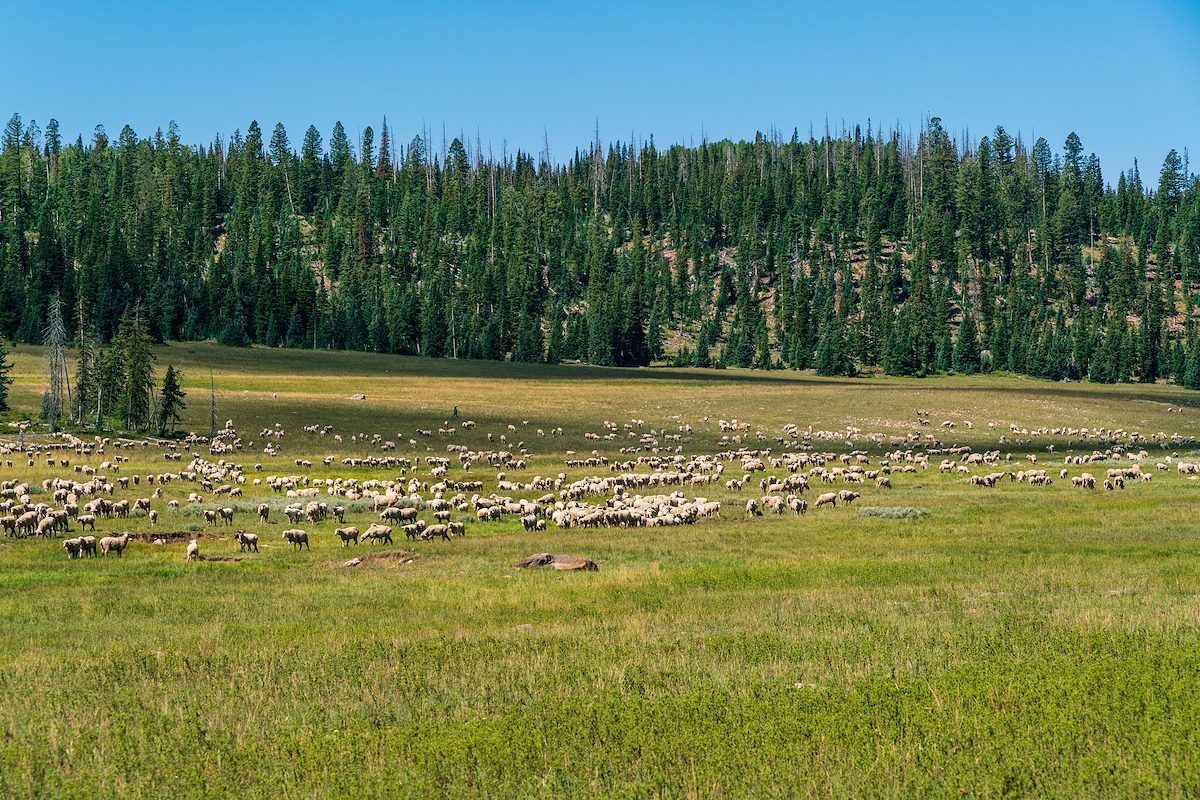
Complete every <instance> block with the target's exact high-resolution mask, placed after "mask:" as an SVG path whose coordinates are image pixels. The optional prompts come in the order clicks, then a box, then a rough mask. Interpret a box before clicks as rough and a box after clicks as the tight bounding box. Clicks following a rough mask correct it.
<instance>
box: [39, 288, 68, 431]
mask: <svg viewBox="0 0 1200 800" xmlns="http://www.w3.org/2000/svg"><path fill="white" fill-rule="evenodd" d="M42 341H43V342H45V344H46V368H47V372H48V373H49V382H48V383H49V387H48V389H47V393H46V395H47V402H46V421H47V422H48V423H49V424H50V432H51V433H58V423H59V421H60V420H61V419H62V411H63V384H64V382H65V379H66V374H67V327H66V325H65V324H64V323H63V316H62V302H61V301H60V299H59V296H58V294H57V293H56V294H55V295H54V296H53V297H52V298H50V305H49V307H48V308H47V309H46V330H45V333H44V335H43V337H42Z"/></svg>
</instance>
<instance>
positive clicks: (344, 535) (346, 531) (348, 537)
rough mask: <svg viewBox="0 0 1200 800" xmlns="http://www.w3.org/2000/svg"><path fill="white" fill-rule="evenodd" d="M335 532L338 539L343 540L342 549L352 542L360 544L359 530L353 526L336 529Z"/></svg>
mask: <svg viewBox="0 0 1200 800" xmlns="http://www.w3.org/2000/svg"><path fill="white" fill-rule="evenodd" d="M333 532H334V533H336V534H337V535H338V538H339V539H341V540H342V547H345V546H346V545H348V544H350V543H351V542H354V543H355V544H358V528H355V527H353V526H351V527H349V528H334V530H333Z"/></svg>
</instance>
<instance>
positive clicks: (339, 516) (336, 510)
mask: <svg viewBox="0 0 1200 800" xmlns="http://www.w3.org/2000/svg"><path fill="white" fill-rule="evenodd" d="M333 518H334V519H336V520H337V521H338V522H339V523H341V524H342V525H345V524H346V507H345V506H334V507H333Z"/></svg>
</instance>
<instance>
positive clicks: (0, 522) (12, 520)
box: [0, 514, 17, 536]
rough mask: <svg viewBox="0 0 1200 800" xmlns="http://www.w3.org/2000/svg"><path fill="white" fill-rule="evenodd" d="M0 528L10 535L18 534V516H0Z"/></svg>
mask: <svg viewBox="0 0 1200 800" xmlns="http://www.w3.org/2000/svg"><path fill="white" fill-rule="evenodd" d="M0 528H3V530H4V532H5V533H6V534H7V535H9V536H16V535H17V518H16V517H14V516H13V515H12V514H8V515H6V516H3V517H0Z"/></svg>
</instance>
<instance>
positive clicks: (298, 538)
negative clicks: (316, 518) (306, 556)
mask: <svg viewBox="0 0 1200 800" xmlns="http://www.w3.org/2000/svg"><path fill="white" fill-rule="evenodd" d="M282 538H283V539H284V541H288V542H291V543H292V549H293V550H303V549H304V548H305V547H307V548H308V549H309V550H312V545H310V544H309V543H308V534H307V533H305V532H304V531H302V530H300V529H298V528H292V529H290V530H286V531H284V532H283V537H282Z"/></svg>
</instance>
